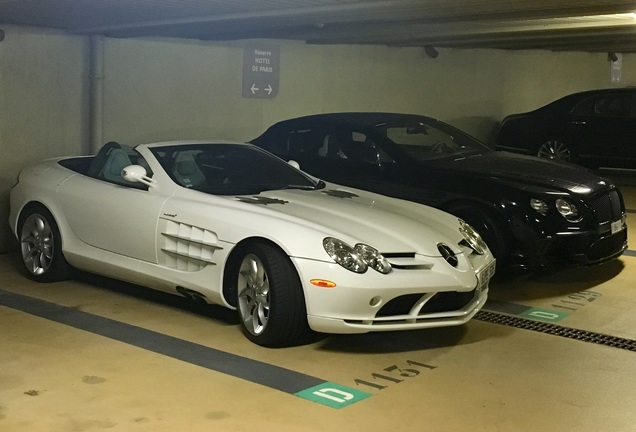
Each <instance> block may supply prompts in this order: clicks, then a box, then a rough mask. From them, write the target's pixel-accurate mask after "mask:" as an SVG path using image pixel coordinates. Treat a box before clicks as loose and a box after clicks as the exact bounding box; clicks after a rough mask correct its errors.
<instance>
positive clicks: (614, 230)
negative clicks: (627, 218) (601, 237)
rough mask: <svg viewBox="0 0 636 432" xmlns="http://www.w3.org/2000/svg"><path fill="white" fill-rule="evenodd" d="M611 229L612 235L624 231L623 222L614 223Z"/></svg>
mask: <svg viewBox="0 0 636 432" xmlns="http://www.w3.org/2000/svg"><path fill="white" fill-rule="evenodd" d="M611 228H612V234H616V233H617V232H619V231H622V230H623V221H622V220H617V221H616V222H612V225H611Z"/></svg>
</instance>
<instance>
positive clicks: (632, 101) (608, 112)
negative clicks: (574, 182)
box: [495, 88, 636, 169]
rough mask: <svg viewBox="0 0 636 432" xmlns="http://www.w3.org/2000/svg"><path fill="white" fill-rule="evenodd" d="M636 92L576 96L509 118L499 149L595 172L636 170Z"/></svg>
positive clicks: (594, 92)
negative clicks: (578, 165)
mask: <svg viewBox="0 0 636 432" xmlns="http://www.w3.org/2000/svg"><path fill="white" fill-rule="evenodd" d="M635 141H636V88H623V89H606V90H591V91H585V92H581V93H575V94H571V95H569V96H565V97H563V98H561V99H558V100H556V101H554V102H552V103H550V104H548V105H546V106H544V107H542V108H539V109H537V110H535V111H531V112H528V113H524V114H514V115H510V116H507V117H506V118H504V120H503V121H502V123H501V126H500V128H499V132H498V134H497V138H496V144H495V146H496V148H497V149H499V150H508V151H513V152H518V153H526V154H531V155H535V156H539V157H544V158H548V159H557V160H564V161H569V162H574V163H578V164H580V165H584V166H587V167H589V168H593V169H595V168H599V167H609V168H632V169H633V168H636V142H635Z"/></svg>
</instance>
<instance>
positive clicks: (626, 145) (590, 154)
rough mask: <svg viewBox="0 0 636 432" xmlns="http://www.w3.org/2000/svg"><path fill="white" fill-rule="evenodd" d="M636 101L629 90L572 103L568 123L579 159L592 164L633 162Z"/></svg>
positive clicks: (635, 151)
mask: <svg viewBox="0 0 636 432" xmlns="http://www.w3.org/2000/svg"><path fill="white" fill-rule="evenodd" d="M635 103H636V101H635V100H633V97H632V95H631V94H630V93H628V92H625V93H607V94H599V95H595V96H592V97H590V98H588V99H587V100H585V101H583V102H582V103H581V104H579V106H577V107H575V109H574V110H573V112H572V114H571V117H570V126H569V127H570V131H571V135H572V143H573V145H574V146H576V147H578V149H577V151H578V153H579V157H580V158H581V160H583V161H586V162H589V164H591V165H593V166H609V167H616V166H629V165H632V166H633V164H634V162H636V142H635V139H636V111H635V110H634V108H632V107H633V106H634V104H635Z"/></svg>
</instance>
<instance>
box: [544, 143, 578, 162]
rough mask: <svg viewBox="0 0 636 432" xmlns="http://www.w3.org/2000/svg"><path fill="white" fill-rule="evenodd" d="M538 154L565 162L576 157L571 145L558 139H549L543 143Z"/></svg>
mask: <svg viewBox="0 0 636 432" xmlns="http://www.w3.org/2000/svg"><path fill="white" fill-rule="evenodd" d="M537 156H539V157H540V158H544V159H550V160H554V161H563V162H571V161H572V159H573V157H574V155H573V153H572V150H571V149H570V147H569V146H568V145H567V144H566V143H564V142H563V141H561V140H558V139H549V140H547V141H546V142H544V143H543V144H541V145H540V146H539V149H538V150H537Z"/></svg>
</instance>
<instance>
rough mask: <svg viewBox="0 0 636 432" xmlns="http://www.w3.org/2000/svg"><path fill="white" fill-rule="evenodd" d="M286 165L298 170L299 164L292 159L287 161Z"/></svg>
mask: <svg viewBox="0 0 636 432" xmlns="http://www.w3.org/2000/svg"><path fill="white" fill-rule="evenodd" d="M287 163H288V164H290V165H291V166H293V167H294V168H296V169H297V170H299V169H300V164H299V163H298V162H296V161H295V160H293V159H291V160H289V161H287Z"/></svg>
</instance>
